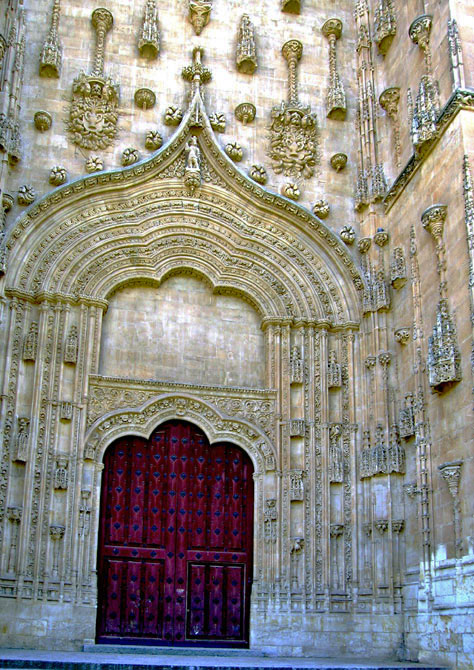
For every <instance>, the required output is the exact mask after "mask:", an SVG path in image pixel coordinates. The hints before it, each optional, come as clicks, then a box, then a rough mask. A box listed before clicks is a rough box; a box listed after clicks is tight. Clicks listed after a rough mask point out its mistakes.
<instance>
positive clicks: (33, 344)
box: [23, 321, 38, 361]
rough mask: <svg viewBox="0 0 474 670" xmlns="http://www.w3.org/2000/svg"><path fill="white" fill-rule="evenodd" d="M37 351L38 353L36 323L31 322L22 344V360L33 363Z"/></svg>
mask: <svg viewBox="0 0 474 670" xmlns="http://www.w3.org/2000/svg"><path fill="white" fill-rule="evenodd" d="M37 351H38V324H37V322H36V321H33V323H32V324H31V326H30V329H29V330H28V333H27V335H26V337H25V340H24V342H23V360H24V361H35V360H36V355H37Z"/></svg>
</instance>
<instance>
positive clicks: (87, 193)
mask: <svg viewBox="0 0 474 670" xmlns="http://www.w3.org/2000/svg"><path fill="white" fill-rule="evenodd" d="M196 105H197V106H198V107H199V109H200V113H201V125H202V127H201V128H199V129H197V128H196V127H195V124H194V126H193V124H192V122H191V108H190V112H189V113H188V115H187V117H185V119H184V120H183V122H182V124H181V126H180V128H179V129H178V132H177V133H176V135H175V136H174V137H173V138H172V139H171V140H170V141H169V142H168V144H167V145H165V146H164V147H163V149H161V150H160V151H159V152H157V153H156V154H154V155H153V156H152V157H151V158H150V159H148V160H147V161H144V162H142V163H139V164H135V165H133V166H132V167H130V168H123V169H121V170H117V171H115V172H105V173H100V174H98V175H95V176H92V177H86V178H83V179H81V180H79V181H77V182H74V183H72V184H68V185H66V186H64V187H62V188H58V189H57V190H56V191H54V192H53V193H52V194H49V195H48V196H46V197H45V198H44V199H43V200H42V201H41V202H40V203H38V204H37V205H34V206H33V207H31V208H30V209H29V210H28V211H27V213H25V215H24V216H23V217H22V218H21V219H20V220H19V221H18V222H17V224H16V225H15V227H14V228H13V230H12V231H11V233H10V235H9V239H8V243H7V247H8V249H9V252H10V255H9V270H8V275H7V280H6V285H7V286H8V287H9V288H10V289H19V290H21V291H25V292H26V293H27V294H29V295H32V296H36V295H38V294H41V293H44V292H50V293H59V294H64V295H73V296H75V298H76V299H78V298H79V297H80V296H82V295H87V296H91V297H92V298H95V299H99V300H103V299H105V298H106V297H107V295H109V294H110V293H111V292H112V291H113V290H114V289H115V287H116V286H117V285H120V284H123V283H124V282H125V281H126V280H127V279H130V280H132V279H133V278H136V277H143V278H144V279H147V280H153V279H154V280H156V281H157V282H158V283H159V282H160V281H162V279H163V277H164V276H166V275H167V274H168V273H169V272H170V271H171V270H173V269H176V268H179V267H182V268H183V269H185V270H195V271H196V272H198V273H201V274H202V275H204V276H205V277H207V278H208V279H209V281H210V283H211V284H212V285H213V287H214V289H215V290H216V291H218V292H224V293H225V292H233V291H236V292H239V293H241V294H242V295H243V296H245V299H247V300H248V301H249V302H251V303H252V304H254V305H255V306H256V308H257V309H258V311H259V312H260V313H261V315H262V317H264V318H290V319H307V320H313V321H314V320H316V321H317V320H324V321H326V322H328V323H330V324H332V325H334V326H338V325H339V326H340V325H343V324H345V323H347V322H358V320H359V299H358V292H360V290H361V289H362V287H363V283H362V279H361V277H360V275H359V272H358V270H357V268H356V267H355V265H354V263H353V261H352V259H351V257H350V255H349V253H348V251H347V250H346V249H345V247H344V245H342V243H341V242H340V241H339V240H338V238H336V236H335V235H334V234H333V233H332V232H331V231H330V230H329V229H328V228H326V227H325V225H324V224H323V223H322V222H321V221H319V219H317V218H316V217H315V216H313V215H311V214H310V213H309V212H308V211H307V210H304V209H303V208H301V207H299V206H298V205H296V204H294V203H292V202H290V201H288V200H287V199H285V198H282V197H281V196H278V195H276V194H271V193H269V192H268V191H266V190H265V189H264V188H262V187H261V186H259V185H258V184H255V183H254V182H252V181H251V180H250V179H249V178H248V177H247V176H246V175H244V174H243V173H242V172H240V171H239V170H238V168H237V167H236V166H235V165H234V164H233V163H232V161H230V159H228V157H227V156H226V155H225V153H224V152H223V150H222V148H221V147H220V146H219V145H218V143H217V141H216V139H215V137H214V133H213V131H212V129H211V126H210V124H209V121H208V119H207V116H206V115H205V112H204V108H203V106H202V102H201V101H200V98H198V100H197V101H195V106H194V112H193V115H192V118H195V111H196ZM191 129H192V132H193V133H194V134H195V135H196V136H197V137H198V141H199V144H200V148H201V154H202V156H203V161H205V163H206V166H207V167H206V171H205V174H206V175H207V177H206V179H207V180H204V181H203V184H202V186H201V188H200V191H199V194H198V195H194V196H190V195H189V193H187V191H186V189H185V185H184V183H183V180H182V177H180V176H179V175H180V173H179V165H180V156H182V154H183V150H184V147H185V143H186V139H187V138H188V137H189V134H190V133H191ZM181 162H182V161H181ZM164 174H166V177H163V175H164ZM86 197H87V200H85V198H86Z"/></svg>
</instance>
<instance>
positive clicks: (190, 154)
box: [186, 136, 201, 170]
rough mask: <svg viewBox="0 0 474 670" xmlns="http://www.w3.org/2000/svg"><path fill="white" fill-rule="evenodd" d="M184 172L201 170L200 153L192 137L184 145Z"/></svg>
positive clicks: (196, 142)
mask: <svg viewBox="0 0 474 670" xmlns="http://www.w3.org/2000/svg"><path fill="white" fill-rule="evenodd" d="M186 153H187V158H186V170H200V168H201V151H200V149H199V146H198V141H197V139H196V138H195V137H194V136H193V137H191V138H190V140H189V142H188V143H187V144H186Z"/></svg>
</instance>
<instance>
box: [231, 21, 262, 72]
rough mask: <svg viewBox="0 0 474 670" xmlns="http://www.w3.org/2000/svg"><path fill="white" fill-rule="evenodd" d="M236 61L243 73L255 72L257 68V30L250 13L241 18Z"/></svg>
mask: <svg viewBox="0 0 474 670" xmlns="http://www.w3.org/2000/svg"><path fill="white" fill-rule="evenodd" d="M235 62H236V65H237V70H238V71H239V72H242V73H243V74H253V73H254V72H255V70H256V69H257V47H256V46H255V30H254V27H253V24H252V22H251V21H250V18H249V16H248V14H244V15H243V16H242V18H241V20H240V26H239V39H238V42H237V55H236V59H235Z"/></svg>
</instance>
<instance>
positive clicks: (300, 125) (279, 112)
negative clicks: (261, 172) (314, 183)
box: [268, 40, 318, 178]
mask: <svg viewBox="0 0 474 670" xmlns="http://www.w3.org/2000/svg"><path fill="white" fill-rule="evenodd" d="M302 53H303V45H302V44H301V42H299V41H298V40H290V41H289V42H286V43H285V44H284V45H283V48H282V54H283V57H284V58H285V60H286V61H287V63H288V71H289V75H288V89H289V93H288V102H282V103H281V105H279V106H277V107H273V109H272V113H271V116H272V120H271V124H270V126H269V131H270V149H269V152H268V155H269V156H270V158H271V159H272V161H273V169H274V171H275V172H276V173H277V174H280V173H283V174H284V175H285V176H286V177H293V178H299V177H305V178H309V177H311V176H312V175H313V174H314V169H315V166H316V162H317V157H318V156H317V154H318V128H317V120H316V116H315V115H314V114H312V112H311V109H310V107H304V106H303V105H302V104H301V103H300V102H299V101H298V81H297V65H298V61H299V60H300V59H301V55H302Z"/></svg>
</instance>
